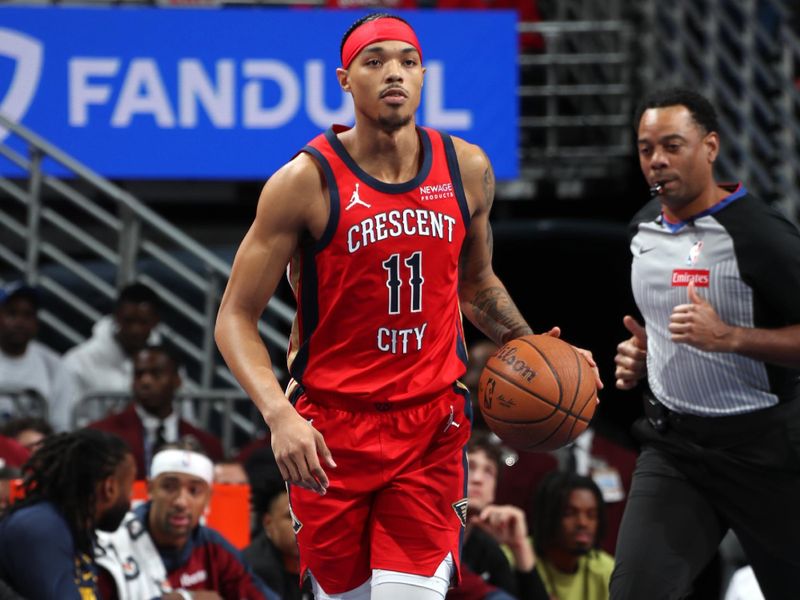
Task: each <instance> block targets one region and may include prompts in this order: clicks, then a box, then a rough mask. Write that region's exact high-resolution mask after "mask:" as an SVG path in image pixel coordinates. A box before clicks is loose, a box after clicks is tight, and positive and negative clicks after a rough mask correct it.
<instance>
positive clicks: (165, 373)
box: [89, 346, 223, 479]
mask: <svg viewBox="0 0 800 600" xmlns="http://www.w3.org/2000/svg"><path fill="white" fill-rule="evenodd" d="M179 369H180V367H179V365H178V362H177V358H176V357H175V356H174V355H173V354H172V352H171V351H170V350H169V349H167V347H166V346H146V347H145V348H143V349H141V350H139V352H138V353H137V354H136V355H135V357H134V363H133V401H132V402H131V403H130V404H128V406H127V407H125V409H124V410H123V411H122V412H120V413H117V414H114V415H111V416H108V417H106V418H105V419H101V420H100V421H95V422H94V423H91V424H90V425H89V427H91V428H93V429H101V430H103V431H108V432H111V433H115V434H117V435H118V436H120V437H121V438H122V439H124V440H125V441H126V442H128V445H130V447H131V450H132V451H133V455H134V457H135V458H136V477H137V479H145V478H146V477H147V475H148V473H147V465H149V464H150V461H151V457H152V456H153V455H154V451H155V450H156V449H157V448H158V447H160V446H163V445H164V444H165V443H171V442H176V441H178V440H179V439H181V438H184V437H187V436H189V437H192V438H194V439H196V440H197V441H198V442H199V443H200V446H201V447H202V448H203V450H204V451H205V453H206V454H208V455H209V456H210V457H211V458H212V460H221V459H222V457H223V452H222V445H221V444H220V442H219V440H218V439H217V438H216V437H214V436H213V435H211V434H210V433H208V432H206V431H203V430H202V429H198V428H197V427H195V426H193V425H192V424H190V423H189V422H188V421H185V420H184V419H182V418H180V417H179V415H178V413H177V412H176V411H175V409H174V400H175V392H176V391H177V389H178V388H179V387H180V385H181V377H180V375H179Z"/></svg>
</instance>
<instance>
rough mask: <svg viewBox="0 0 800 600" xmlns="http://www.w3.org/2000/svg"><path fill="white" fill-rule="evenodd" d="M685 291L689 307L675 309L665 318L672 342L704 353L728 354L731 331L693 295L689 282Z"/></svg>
mask: <svg viewBox="0 0 800 600" xmlns="http://www.w3.org/2000/svg"><path fill="white" fill-rule="evenodd" d="M687 290H688V293H689V303H688V304H679V305H678V306H676V307H675V308H674V309H673V310H672V315H671V316H670V318H669V332H670V333H671V334H672V341H673V342H675V343H676V344H688V345H689V346H692V347H694V348H697V349H699V350H705V351H706V352H731V351H732V348H731V343H732V338H733V333H734V327H731V326H730V325H728V324H727V323H725V322H724V321H723V320H722V319H720V317H719V315H718V314H717V311H716V310H714V307H713V306H711V303H710V302H709V301H708V300H706V299H705V298H702V297H701V296H700V294H698V293H697V290H696V289H695V286H694V282H693V281H690V282H689V285H688V287H687Z"/></svg>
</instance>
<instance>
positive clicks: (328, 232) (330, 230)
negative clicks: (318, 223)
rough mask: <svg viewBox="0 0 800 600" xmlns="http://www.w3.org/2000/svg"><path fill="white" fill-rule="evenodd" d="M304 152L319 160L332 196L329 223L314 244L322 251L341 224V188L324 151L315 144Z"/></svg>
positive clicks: (306, 147)
mask: <svg viewBox="0 0 800 600" xmlns="http://www.w3.org/2000/svg"><path fill="white" fill-rule="evenodd" d="M302 152H307V153H308V154H310V155H311V156H312V157H313V158H314V159H315V160H316V161H317V164H318V165H319V166H320V168H321V169H322V173H323V175H324V176H325V183H326V184H327V185H328V195H329V197H330V202H329V204H330V206H329V211H330V212H329V214H328V223H327V225H325V231H324V232H323V233H322V237H321V238H320V239H319V240H318V241H317V242H316V243H315V244H314V252H320V251H321V250H323V249H324V248H325V247H326V246H327V245H328V244H330V243H331V240H332V239H333V234H334V233H336V228H337V227H338V226H339V188H338V187H337V186H336V177H334V175H333V169H331V165H330V163H329V162H328V160H327V159H326V158H325V157H324V156H323V155H322V152H320V151H319V150H317V149H316V148H314V147H313V146H304V147H303V150H302Z"/></svg>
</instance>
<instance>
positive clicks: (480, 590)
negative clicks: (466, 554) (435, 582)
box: [447, 563, 516, 600]
mask: <svg viewBox="0 0 800 600" xmlns="http://www.w3.org/2000/svg"><path fill="white" fill-rule="evenodd" d="M447 600H516V598H514V596H512V595H510V594H509V593H508V592H506V591H504V590H500V589H498V588H496V587H494V586H493V585H491V584H489V583H487V582H486V581H484V579H483V577H481V576H480V575H478V574H477V573H473V572H472V569H470V568H469V567H468V566H467V565H465V564H463V563H462V565H461V581H460V582H459V583H458V586H456V587H454V588H450V589H449V590H447Z"/></svg>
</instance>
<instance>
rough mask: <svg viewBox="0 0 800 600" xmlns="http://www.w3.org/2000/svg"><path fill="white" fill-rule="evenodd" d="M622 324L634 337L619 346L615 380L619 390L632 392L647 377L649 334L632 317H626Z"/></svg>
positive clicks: (616, 357) (615, 360)
mask: <svg viewBox="0 0 800 600" xmlns="http://www.w3.org/2000/svg"><path fill="white" fill-rule="evenodd" d="M622 324H623V325H625V329H627V330H628V331H630V332H631V333H632V334H633V335H632V336H631V337H630V338H629V339H627V340H625V341H624V342H621V343H620V344H619V345H618V346H617V355H616V356H615V357H614V364H616V365H617V368H616V370H615V371H614V378H615V379H616V386H617V388H618V389H620V390H630V389H632V388H634V387H636V384H638V383H639V380H640V379H642V378H644V377H645V376H646V375H647V332H646V331H645V328H644V327H643V326H642V325H641V324H640V323H639V322H638V321H637V320H636V319H634V318H633V317H632V316H630V315H625V317H624V318H623V319H622Z"/></svg>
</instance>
